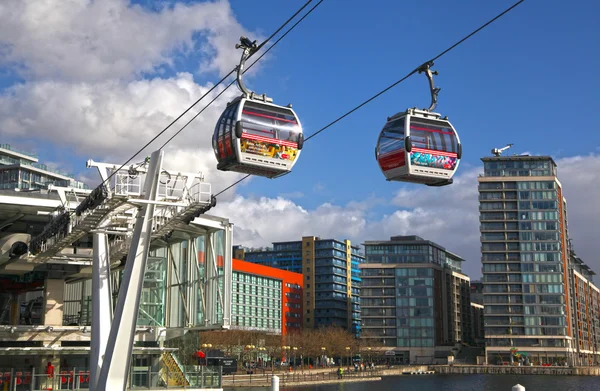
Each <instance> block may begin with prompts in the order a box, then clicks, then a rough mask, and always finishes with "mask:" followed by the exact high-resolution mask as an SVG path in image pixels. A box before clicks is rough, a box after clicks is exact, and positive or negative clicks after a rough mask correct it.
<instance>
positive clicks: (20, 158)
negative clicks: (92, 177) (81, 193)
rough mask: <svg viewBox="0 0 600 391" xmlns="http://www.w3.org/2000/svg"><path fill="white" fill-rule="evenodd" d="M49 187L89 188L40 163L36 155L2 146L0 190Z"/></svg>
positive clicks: (0, 149) (65, 174)
mask: <svg viewBox="0 0 600 391" xmlns="http://www.w3.org/2000/svg"><path fill="white" fill-rule="evenodd" d="M48 185H55V186H61V187H74V188H77V189H87V188H88V186H87V185H86V184H84V183H83V182H79V181H77V180H75V179H73V175H71V174H68V173H66V172H63V171H60V170H56V169H52V168H50V167H48V166H46V165H45V164H41V163H39V162H38V158H37V156H35V154H32V153H29V152H23V151H20V150H18V149H16V148H13V147H12V146H11V145H10V144H0V189H23V190H34V189H47V188H48Z"/></svg>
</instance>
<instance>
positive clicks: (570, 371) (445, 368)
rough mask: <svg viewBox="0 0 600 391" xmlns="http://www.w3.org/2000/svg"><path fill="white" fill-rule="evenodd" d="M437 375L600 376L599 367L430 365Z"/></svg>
mask: <svg viewBox="0 0 600 391" xmlns="http://www.w3.org/2000/svg"><path fill="white" fill-rule="evenodd" d="M429 368H430V370H432V371H435V373H439V374H446V375H450V374H454V375H476V374H477V375H553V376H600V367H542V366H520V367H518V366H510V365H430V366H429Z"/></svg>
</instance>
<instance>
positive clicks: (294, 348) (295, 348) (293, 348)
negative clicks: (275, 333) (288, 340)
mask: <svg viewBox="0 0 600 391" xmlns="http://www.w3.org/2000/svg"><path fill="white" fill-rule="evenodd" d="M292 350H293V351H294V368H295V367H296V352H297V351H298V348H297V347H296V346H294V347H292Z"/></svg>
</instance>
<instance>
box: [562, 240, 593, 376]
mask: <svg viewBox="0 0 600 391" xmlns="http://www.w3.org/2000/svg"><path fill="white" fill-rule="evenodd" d="M570 261H571V264H570V268H569V269H570V270H569V272H570V283H569V287H570V297H571V324H572V325H573V337H574V340H575V343H574V349H575V350H576V354H574V357H573V364H574V365H598V364H599V363H600V289H598V287H597V286H596V285H595V284H594V281H593V278H594V275H596V273H595V272H593V271H592V270H591V269H590V267H589V266H588V265H586V264H585V263H584V262H583V261H582V260H581V258H579V257H577V255H576V254H575V252H574V251H572V248H570Z"/></svg>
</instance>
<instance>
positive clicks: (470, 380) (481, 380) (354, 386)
mask: <svg viewBox="0 0 600 391" xmlns="http://www.w3.org/2000/svg"><path fill="white" fill-rule="evenodd" d="M517 383H518V384H521V385H522V386H524V387H525V390H526V391H545V390H557V391H597V390H599V389H600V386H599V380H598V379H596V378H595V377H594V376H531V375H529V376H516V375H431V376H386V377H383V380H381V381H380V382H364V383H340V384H326V385H315V386H303V387H281V388H280V391H372V390H376V391H403V390H408V391H431V390H433V391H511V389H512V386H514V385H515V384H517ZM261 388H262V389H266V388H265V387H261ZM269 389H270V387H269ZM233 390H235V391H245V390H246V391H248V390H252V391H256V390H257V388H248V389H244V388H239V387H238V388H235V389H231V388H229V389H228V388H225V391H233Z"/></svg>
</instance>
